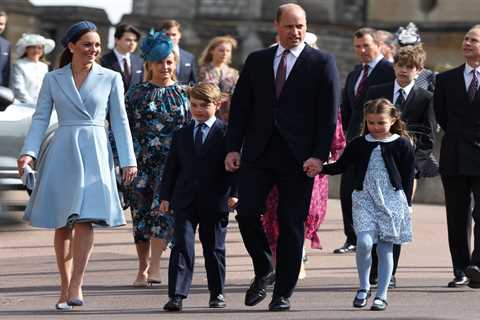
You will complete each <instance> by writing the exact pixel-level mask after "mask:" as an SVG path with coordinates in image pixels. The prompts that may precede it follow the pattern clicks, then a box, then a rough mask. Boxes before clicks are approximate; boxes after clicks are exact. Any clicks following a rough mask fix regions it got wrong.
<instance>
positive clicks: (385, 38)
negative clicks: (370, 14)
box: [375, 30, 395, 46]
mask: <svg viewBox="0 0 480 320" xmlns="http://www.w3.org/2000/svg"><path fill="white" fill-rule="evenodd" d="M375 37H376V39H377V40H378V41H382V42H383V43H385V44H386V45H389V46H393V45H394V43H395V35H394V34H393V33H391V32H389V31H386V30H377V31H375Z"/></svg>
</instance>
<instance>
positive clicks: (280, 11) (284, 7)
mask: <svg viewBox="0 0 480 320" xmlns="http://www.w3.org/2000/svg"><path fill="white" fill-rule="evenodd" d="M289 8H298V9H300V10H302V11H303V13H304V14H305V18H306V17H307V13H306V12H305V9H303V8H302V7H301V6H300V5H298V4H296V3H285V4H282V5H281V6H279V7H278V9H277V14H276V15H275V21H276V22H280V19H281V18H282V14H283V13H284V12H285V11H286V10H287V9H289Z"/></svg>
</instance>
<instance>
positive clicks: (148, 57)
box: [141, 29, 173, 61]
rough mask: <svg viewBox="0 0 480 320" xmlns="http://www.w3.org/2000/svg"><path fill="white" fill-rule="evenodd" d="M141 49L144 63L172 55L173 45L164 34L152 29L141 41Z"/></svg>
mask: <svg viewBox="0 0 480 320" xmlns="http://www.w3.org/2000/svg"><path fill="white" fill-rule="evenodd" d="M141 49H142V57H143V59H144V60H145V61H160V60H163V59H165V58H166V57H168V55H169V54H170V53H172V51H173V43H172V40H170V37H169V36H167V35H166V34H165V33H163V32H155V31H154V30H153V29H152V30H150V33H149V34H148V35H147V36H146V37H145V38H144V39H143V42H142V46H141Z"/></svg>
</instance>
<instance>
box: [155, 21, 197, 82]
mask: <svg viewBox="0 0 480 320" xmlns="http://www.w3.org/2000/svg"><path fill="white" fill-rule="evenodd" d="M161 29H162V30H163V31H164V32H165V33H166V34H167V35H168V36H169V37H170V39H172V42H173V50H174V51H175V53H176V55H177V57H178V60H179V61H177V81H178V82H180V83H183V84H195V82H197V73H196V72H197V63H196V62H195V56H194V55H193V54H191V53H190V52H188V51H186V50H183V49H182V48H180V46H179V44H180V39H181V38H182V27H181V25H180V23H178V21H176V20H167V21H165V22H163V24H162V26H161Z"/></svg>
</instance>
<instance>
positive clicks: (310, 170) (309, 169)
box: [303, 157, 323, 178]
mask: <svg viewBox="0 0 480 320" xmlns="http://www.w3.org/2000/svg"><path fill="white" fill-rule="evenodd" d="M322 168H323V164H322V160H320V159H318V158H313V157H312V158H308V159H307V160H306V161H305V162H304V163H303V171H304V172H305V173H306V174H307V176H309V177H310V178H313V177H315V176H316V175H317V174H319V173H320V172H322Z"/></svg>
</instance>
